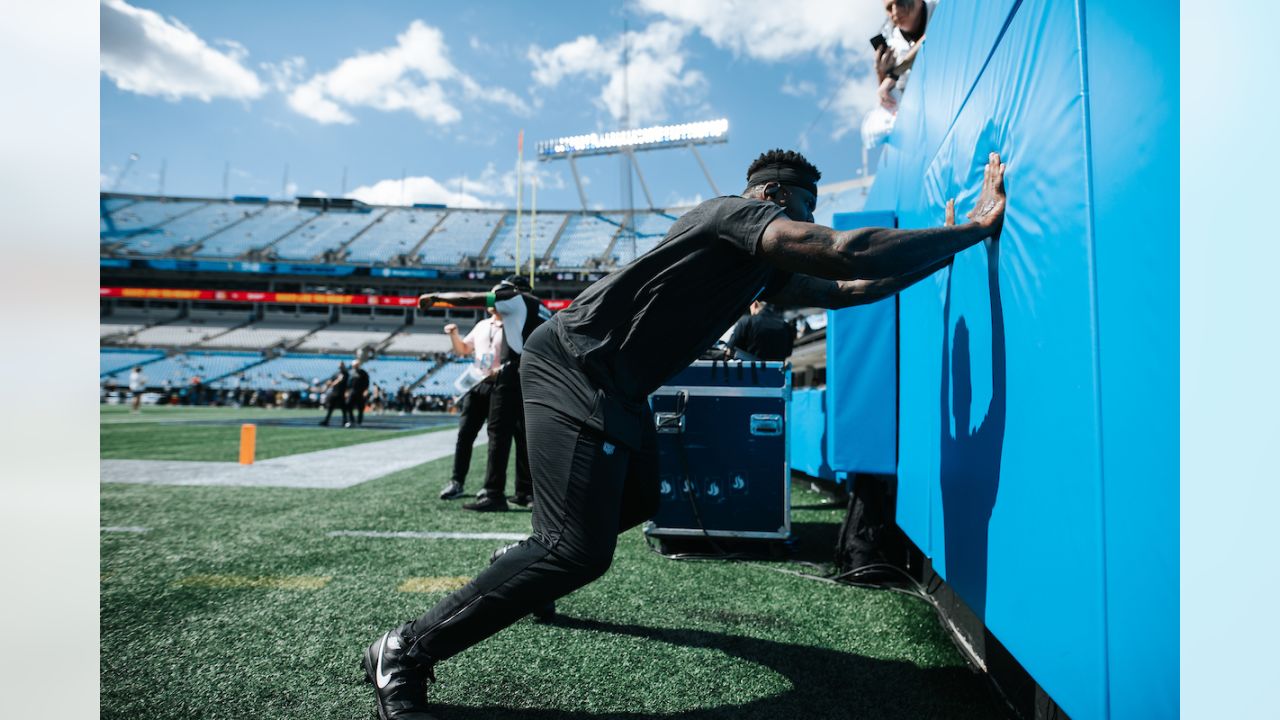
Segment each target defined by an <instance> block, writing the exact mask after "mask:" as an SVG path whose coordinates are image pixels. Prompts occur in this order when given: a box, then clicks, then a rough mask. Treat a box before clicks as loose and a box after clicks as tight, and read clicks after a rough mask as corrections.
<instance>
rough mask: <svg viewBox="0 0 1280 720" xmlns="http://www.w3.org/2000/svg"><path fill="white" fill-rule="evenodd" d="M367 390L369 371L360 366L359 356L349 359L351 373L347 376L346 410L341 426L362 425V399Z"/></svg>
mask: <svg viewBox="0 0 1280 720" xmlns="http://www.w3.org/2000/svg"><path fill="white" fill-rule="evenodd" d="M368 392H369V373H368V372H366V371H365V369H364V368H362V367H360V358H356V359H355V360H352V361H351V373H350V374H349V375H348V376H347V412H346V414H345V416H344V419H345V420H346V422H345V423H344V424H343V427H351V426H352V424H355V425H364V399H365V394H366V393H368Z"/></svg>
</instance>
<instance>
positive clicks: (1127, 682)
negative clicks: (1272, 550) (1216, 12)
mask: <svg viewBox="0 0 1280 720" xmlns="http://www.w3.org/2000/svg"><path fill="white" fill-rule="evenodd" d="M1177 37H1178V20H1177V8H1176V6H1172V5H1171V6H1167V7H1166V6H1165V5H1162V4H1133V3H1125V2H1124V1H1123V0H1096V1H1093V2H1085V0H1078V2H1063V1H1062V0H1058V1H1056V2H1053V1H1050V0H1039V1H1031V0H1027V1H1022V0H1008V1H1004V2H992V3H977V4H961V3H942V4H940V5H939V7H938V10H937V12H936V13H935V15H934V18H933V20H932V22H931V26H930V28H929V31H928V39H927V40H926V45H925V48H924V50H923V51H922V53H921V55H920V59H919V60H918V61H917V64H916V68H915V70H914V71H913V74H912V78H911V83H910V86H909V87H908V90H907V95H906V97H905V98H904V100H903V110H902V112H901V114H900V116H899V118H898V123H897V128H896V129H895V132H894V135H893V136H892V138H891V139H890V143H891V147H890V148H889V149H888V150H887V151H886V152H885V154H884V156H883V157H882V160H881V168H880V169H879V172H878V173H877V179H876V184H875V186H874V188H873V189H872V191H871V195H870V197H869V198H868V202H867V205H866V209H867V210H892V211H896V213H897V215H898V222H899V226H900V227H904V228H913V227H929V226H936V225H940V224H941V223H942V219H943V217H942V214H943V206H944V203H945V199H946V198H949V197H955V198H957V207H958V210H959V211H960V212H961V213H963V212H964V211H967V210H968V209H970V208H971V207H972V206H973V203H974V200H975V198H976V196H977V194H978V191H979V189H980V184H981V178H982V167H983V165H984V164H985V161H986V155H987V152H988V151H990V150H998V151H999V152H1000V153H1001V155H1002V157H1004V159H1005V160H1006V162H1007V164H1008V176H1007V179H1006V185H1007V189H1008V192H1009V195H1010V205H1009V212H1008V215H1007V219H1006V224H1005V229H1004V233H1003V236H1002V238H1001V240H1000V241H999V243H998V244H995V245H992V246H990V247H988V246H984V245H979V246H976V247H974V248H971V249H969V250H967V251H965V252H963V253H961V254H960V255H958V256H956V259H955V262H954V263H953V265H952V267H951V268H950V269H948V270H944V271H942V272H939V273H937V274H936V275H935V276H934V277H932V278H929V279H927V280H925V281H923V282H921V283H919V284H918V285H917V286H915V287H913V288H911V289H910V290H908V291H906V292H904V293H903V294H902V295H901V296H900V301H899V302H900V315H899V346H898V349H899V374H898V377H899V383H900V385H899V393H900V395H899V416H898V443H899V453H898V454H899V462H898V475H899V489H898V523H899V525H900V526H901V527H902V528H903V530H904V531H905V532H906V533H907V534H908V535H909V536H910V537H911V538H912V540H913V541H914V542H915V543H916V544H917V545H918V546H919V547H920V548H921V549H922V550H924V552H925V553H926V554H928V555H929V556H930V557H931V558H932V559H933V562H934V565H935V567H936V569H937V570H938V571H939V572H940V573H941V574H942V575H943V576H944V577H945V578H946V580H947V582H948V584H949V585H950V586H951V587H952V588H953V589H954V590H955V591H956V593H957V594H958V595H959V596H960V597H961V598H963V599H964V601H965V603H966V604H967V605H969V607H970V609H972V610H973V611H974V612H975V613H976V614H977V615H978V616H979V617H981V618H983V620H984V622H985V624H986V626H987V628H988V630H989V631H990V632H991V633H992V634H994V635H995V636H996V637H997V638H998V639H999V640H1000V641H1001V643H1003V644H1004V646H1005V647H1007V648H1008V649H1009V650H1010V652H1012V653H1013V655H1014V656H1015V657H1016V658H1017V659H1018V661H1019V662H1020V663H1021V664H1022V665H1023V667H1025V668H1026V669H1027V671H1028V672H1029V673H1030V674H1031V675H1032V677H1034V678H1035V679H1036V681H1037V682H1038V683H1039V684H1040V685H1041V687H1043V688H1044V689H1045V691H1046V692H1047V693H1048V694H1049V695H1050V696H1051V697H1052V698H1053V699H1054V700H1055V701H1056V702H1057V703H1058V704H1059V705H1061V706H1062V707H1063V709H1065V710H1066V711H1067V712H1068V713H1069V714H1070V715H1071V716H1072V717H1074V718H1078V719H1079V718H1108V717H1116V718H1120V717H1124V718H1129V717H1143V718H1145V717H1151V718H1162V717H1176V716H1177V712H1178V711H1177V702H1178V600H1177V597H1178V595H1177V594H1178V570H1177V560H1178V550H1177V548H1178V534H1177V530H1178V525H1177V523H1178V520H1177V518H1178V504H1177V497H1178V495H1177V493H1178V471H1177V465H1176V462H1177V460H1176V458H1177V448H1178V444H1177V443H1178V440H1177V437H1178V436H1177V429H1178V421H1177V418H1178V385H1177V377H1178V366H1177V357H1178V355H1177V323H1178V294H1177V291H1178V288H1177V278H1178V255H1177V253H1178V230H1177V224H1176V223H1177V221H1178V220H1177V218H1178V195H1177V190H1178V186H1177V167H1178V128H1177V114H1176V113H1177V102H1178V100H1177V80H1178V69H1177V68H1178V56H1177ZM828 333H829V337H830V334H831V331H830V330H829V331H828ZM829 357H830V356H829ZM837 367H838V368H841V369H842V370H843V369H844V368H848V370H847V372H848V373H853V372H856V366H850V365H848V361H847V360H846V361H844V362H843V363H841V364H839V365H838V364H837V363H836V362H835V360H831V361H830V362H829V365H828V378H829V382H830V377H831V375H832V374H833V373H834V372H835V371H836V370H835V369H836V368H837ZM837 382H838V381H837ZM835 404H836V398H835V397H834V396H833V395H832V394H830V393H829V394H828V398H827V410H828V413H829V414H833V413H837V412H838V410H837V409H836V407H835ZM839 427H840V426H837V430H836V432H838V431H839V430H838V428H839ZM833 464H834V463H833Z"/></svg>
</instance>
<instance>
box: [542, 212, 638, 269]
mask: <svg viewBox="0 0 1280 720" xmlns="http://www.w3.org/2000/svg"><path fill="white" fill-rule="evenodd" d="M623 219H624V216H623V215H598V214H592V215H571V216H570V217H569V223H568V225H566V226H565V229H564V232H563V233H561V234H560V241H559V242H557V243H556V246H555V248H554V250H553V256H552V259H553V260H554V261H555V265H556V267H562V268H576V267H583V266H584V265H586V262H587V261H588V260H591V259H593V258H599V257H600V256H601V255H603V254H604V253H605V251H607V250H608V249H609V245H610V244H612V243H613V237H614V236H615V235H617V234H618V230H619V229H620V228H621V226H622V221H623Z"/></svg>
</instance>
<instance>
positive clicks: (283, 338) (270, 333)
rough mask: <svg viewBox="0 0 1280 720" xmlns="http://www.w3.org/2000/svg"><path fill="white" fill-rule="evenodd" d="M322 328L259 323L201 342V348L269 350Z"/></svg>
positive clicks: (315, 325)
mask: <svg viewBox="0 0 1280 720" xmlns="http://www.w3.org/2000/svg"><path fill="white" fill-rule="evenodd" d="M320 327H321V325H318V324H310V325H299V324H298V323H283V322H270V321H268V322H258V323H254V324H252V325H247V326H245V327H241V328H235V329H234V330H231V331H230V332H225V333H223V334H221V335H217V336H215V337H212V338H209V339H207V340H203V341H201V342H200V347H206V348H227V349H237V350H266V349H267V348H273V347H276V346H279V345H285V344H288V343H292V342H296V341H297V340H300V339H301V338H302V337H303V336H305V335H307V334H308V333H311V332H313V331H315V330H317V329H319V328H320Z"/></svg>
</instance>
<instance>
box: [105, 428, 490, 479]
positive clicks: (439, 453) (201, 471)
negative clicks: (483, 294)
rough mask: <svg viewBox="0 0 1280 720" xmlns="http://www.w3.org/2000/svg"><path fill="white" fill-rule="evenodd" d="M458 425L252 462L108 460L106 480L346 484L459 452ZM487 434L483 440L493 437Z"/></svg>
mask: <svg viewBox="0 0 1280 720" xmlns="http://www.w3.org/2000/svg"><path fill="white" fill-rule="evenodd" d="M457 437H458V431H457V429H456V428H455V429H450V430H437V431H435V432H427V433H422V434H420V435H412V436H410V437H402V438H395V439H392V440H382V441H377V442H369V443H364V444H361V445H350V446H348V447H342V448H331V449H329V450H317V451H315V452H309V453H300V454H298V455H286V456H284V457H278V458H272V459H270V460H261V461H259V462H256V463H254V464H252V465H241V464H239V463H234V462H196V461H189V460H102V461H100V467H101V481H102V482H104V483H136V484H144V485H221V486H229V487H288V488H321V489H340V488H345V487H351V486H352V485H358V484H360V483H362V482H367V481H369V480H374V479H377V478H380V477H383V476H385V475H390V474H391V473H393V472H398V471H400V470H404V469H406V468H411V467H414V466H415V465H421V464H422V463H425V462H429V461H431V460H438V459H440V458H442V457H447V456H449V455H452V454H453V450H454V445H455V443H456V441H457ZM487 441H488V440H487V438H485V437H484V436H483V435H482V436H481V438H480V439H479V441H478V442H477V444H478V445H479V444H483V443H484V442H487Z"/></svg>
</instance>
